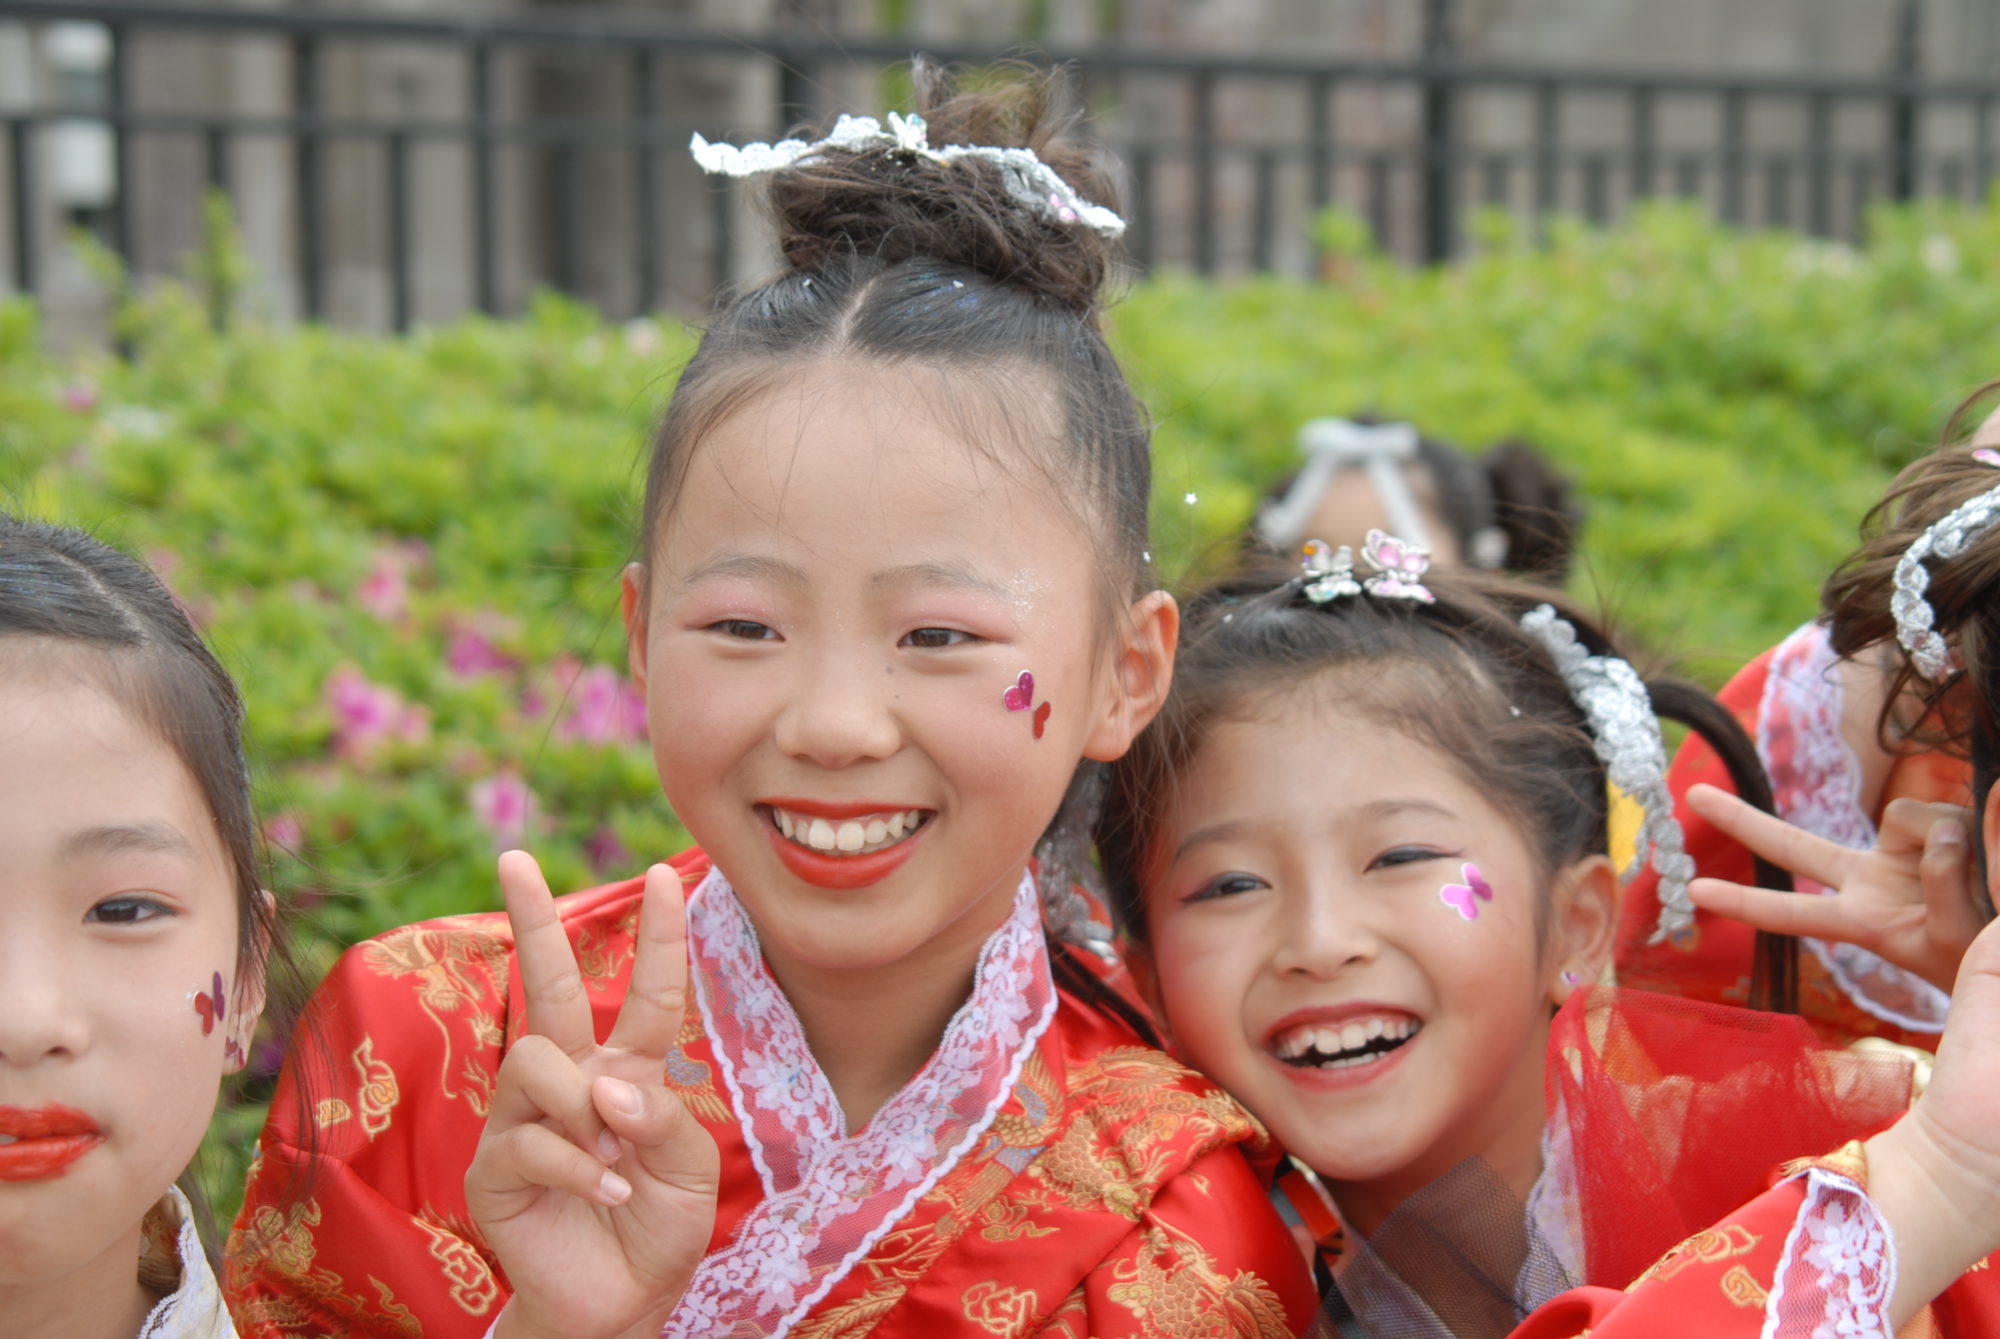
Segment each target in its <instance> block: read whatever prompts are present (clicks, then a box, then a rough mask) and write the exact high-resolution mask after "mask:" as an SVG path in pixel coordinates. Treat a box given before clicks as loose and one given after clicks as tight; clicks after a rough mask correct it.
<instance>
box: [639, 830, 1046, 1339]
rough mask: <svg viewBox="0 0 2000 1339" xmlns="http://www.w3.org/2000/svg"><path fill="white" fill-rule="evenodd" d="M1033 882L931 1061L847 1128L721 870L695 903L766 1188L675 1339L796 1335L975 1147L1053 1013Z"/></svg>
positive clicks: (712, 1006)
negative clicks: (863, 1122)
mask: <svg viewBox="0 0 2000 1339" xmlns="http://www.w3.org/2000/svg"><path fill="white" fill-rule="evenodd" d="M1040 907H1041V903H1040V899H1039V898H1038V897H1037V896H1036V892H1035V884H1034V880H1033V879H1032V877H1028V876H1024V877H1023V878H1022V880H1021V885H1020V887H1019V888H1018V889H1017V890H1016V892H1015V895H1014V909H1013V912H1012V914H1010V915H1009V916H1008V918H1007V920H1006V922H1005V923H1004V924H1002V925H1001V927H1000V928H999V929H998V930H996V931H995V932H994V933H993V936H992V937H991V938H990V939H988V940H987V941H986V946H985V948H984V949H983V950H981V953H980V957H979V964H978V967H977V969H976V970H975V972H974V975H973V983H972V993H971V994H970V995H969V996H968V997H967V999H966V1002H965V1003H964V1005H962V1006H961V1007H960V1008H959V1010H958V1012H957V1013H956V1014H955V1015H954V1016H953V1017H952V1020H951V1022H950V1024H949V1025H948V1026H947V1027H946V1028H945V1032H944V1037H943V1040H942V1041H941V1042H940V1043H939V1045H938V1049H937V1051H936V1053H935V1054H933V1055H932V1057H931V1059H930V1060H929V1061H928V1062H927V1063H926V1064H925V1065H924V1067H923V1069H921V1070H920V1071H918V1073H917V1075H916V1077H915V1078H913V1079H911V1080H910V1082H909V1083H908V1084H906V1085H905V1086H904V1087H903V1089H902V1090H901V1091H900V1092H898V1093H897V1094H896V1095H895V1096H894V1097H892V1098H890V1099H889V1101H888V1103H887V1104H886V1105H884V1106H883V1107H882V1109H881V1110H880V1111H878V1112H876V1113H875V1115H874V1116H873V1117H872V1118H871V1119H870V1120H869V1122H868V1125H867V1127H866V1128H865V1129H863V1130H862V1131H861V1132H860V1133H859V1134H856V1135H853V1136H852V1137H850V1136H849V1135H848V1133H847V1127H846V1119H845V1116H844V1115H843V1113H842V1111H841V1107H840V1103H839V1101H838V1100H837V1099H836V1098H835V1096H834V1093H833V1089H832V1087H831V1085H830V1084H828V1083H827V1081H826V1076H825V1074H824V1073H822V1072H821V1070H820V1068H819V1065H818V1064H817V1062H815V1061H814V1059H813V1056H812V1052H811V1050H810V1048H808V1047H807V1045H806V1039H805V1033H804V1030H803V1029H802V1028H801V1027H800V1025H799V1021H798V1015H797V1014H796V1013H794V1012H793V1011H792V1007H791V1004H790V1002H789V1001H787V1000H786V999H785V996H784V992H783V991H781V990H780V989H779V988H778V984H777V982H776V981H774V980H773V979H772V978H771V975H770V972H769V971H768V970H767V969H766V968H765V966H764V961H763V955H762V953H761V951H760V950H759V948H758V945H757V934H756V929H755V927H754V926H752V925H751V923H750V919H749V917H748V916H747V915H746V914H745V913H744V911H743V908H742V905H741V904H740V903H739V902H738V901H737V900H736V895H735V892H734V891H733V890H732V889H731V888H730V886H729V883H728V880H726V879H725V878H723V876H722V874H721V871H719V870H711V871H710V872H709V875H708V877H707V878H706V879H704V880H703V881H702V884H701V887H699V888H698V889H696V890H695V893H694V896H693V897H692V898H690V899H689V902H688V929H689V944H690V947H691V950H692V955H691V956H692V959H693V967H694V971H693V979H694V984H695V998H696V1001H697V1003H698V1005H699V1007H700V1009H701V1013H702V1021H703V1026H704V1027H705V1028H706V1030H707V1032H708V1035H709V1038H710V1041H711V1042H712V1044H713V1046H714V1051H715V1059H716V1065H717V1068H719V1069H720V1070H721V1072H722V1077H723V1081H724V1083H725V1085H726V1086H727V1087H728V1089H729V1095H730V1102H731V1105H732V1106H733V1107H734V1108H735V1111H736V1116H737V1121H738V1123H739V1124H740V1126H741V1127H742V1131H743V1137H744V1142H745V1143H746V1144H747V1145H748V1146H749V1149H750V1153H751V1157H752V1159H753V1160H754V1161H755V1162H756V1164H757V1169H758V1174H759V1176H760V1177H761V1178H762V1179H763V1183H764V1191H765V1193H764V1198H763V1199H762V1201H761V1202H759V1203H758V1205H757V1206H756V1207H755V1208H753V1209H752V1210H751V1211H750V1212H749V1213H748V1214H747V1215H745V1217H744V1220H743V1222H742V1223H741V1224H740V1225H739V1226H738V1228H737V1230H736V1234H735V1236H734V1238H733V1239H732V1240H731V1241H730V1243H729V1245H727V1246H725V1247H723V1248H722V1249H721V1250H719V1251H716V1252H714V1253H713V1254H711V1255H709V1256H708V1257H707V1258H706V1259H704V1260H703V1261H702V1262H701V1265H700V1266H699V1267H698V1268H697V1269H696V1271H695V1275H694V1278H693V1279H692V1280H691V1281H690V1283H689V1284H688V1289H687V1292H686V1293H685V1294H684V1295H683V1296H682V1298H681V1301H680V1304H679V1306H678V1307H676V1308H675V1310H674V1314H673V1317H672V1318H671V1319H670V1320H669V1321H668V1323H667V1325H666V1328H665V1329H664V1330H663V1331H662V1334H663V1336H676V1337H678V1336H689V1337H690V1339H692V1336H697V1335H722V1334H727V1335H729V1336H731V1339H742V1337H744V1336H751V1335H760V1336H780V1335H783V1334H785V1333H786V1332H788V1331H789V1330H790V1329H791V1328H792V1326H794V1325H795V1324H797V1323H798V1322H799V1321H800V1320H801V1319H803V1318H804V1317H805V1315H806V1314H807V1313H808V1312H809V1311H810V1310H811V1309H812V1307H813V1306H814V1305H816V1304H817V1303H818V1302H819V1300H820V1299H821V1298H822V1297H824V1296H825V1295H826V1294H827V1292H828V1291H829V1290H830V1289H831V1288H833V1287H834V1285H835V1284H837V1283H838V1282H839V1281H840V1280H841V1279H842V1278H843V1277H845V1275H846V1274H847V1272H848V1271H849V1270H851V1269H852V1268H853V1267H854V1265H855V1264H856V1263H858V1262H859V1261H860V1260H862V1259H863V1258H864V1257H866V1255H867V1254H868V1252H869V1251H870V1250H872V1249H874V1246H875V1244H876V1242H878V1241H879V1240H881V1238H882V1236H883V1234H885V1233H887V1232H888V1231H889V1230H890V1229H891V1228H893V1227H894V1226H895V1224H896V1223H897V1222H899V1221H901V1220H902V1219H903V1218H904V1217H905V1216H907V1215H908V1213H909V1212H910V1210H911V1209H912V1208H914V1207H915V1205H916V1204H917V1202H918V1201H919V1200H920V1199H922V1198H923V1196H924V1195H926V1194H928V1193H929V1192H930V1190H931V1188H932V1187H933V1186H935V1185H936V1184H937V1182H938V1180H939V1179H940V1178H941V1177H943V1176H944V1175H945V1173H947V1172H949V1171H950V1170H951V1169H952V1168H953V1167H954V1166H956V1165H957V1164H958V1162H959V1160H960V1159H961V1158H963V1157H964V1156H965V1154H966V1153H967V1152H968V1151H970V1150H971V1148H972V1147H973V1145H974V1144H975V1143H977V1142H978V1140H979V1139H980V1137H981V1136H983V1135H984V1134H985V1132H986V1130H987V1129H988V1127H989V1126H991V1125H992V1123H993V1120H994V1118H995V1117H996V1116H997V1115H999V1112H1000V1108H1001V1107H1002V1106H1004V1105H1005V1104H1006V1102H1007V1099H1008V1098H1009V1096H1011V1094H1012V1093H1013V1090H1014V1085H1015V1084H1016V1083H1017V1082H1018V1081H1019V1079H1020V1075H1021V1068H1022V1066H1023V1065H1025V1064H1026V1063H1027V1060H1028V1057H1029V1056H1030V1055H1031V1054H1032V1053H1033V1051H1034V1048H1035V1044H1036V1042H1037V1041H1039V1040H1040V1038H1041V1036H1042V1034H1043V1033H1044V1032H1046V1031H1047V1030H1048V1027H1049V1025H1050V1023H1051V1022H1052V1021H1053V1020H1054V1018H1055V1011H1056V993H1055V987H1054V984H1053V982H1052V981H1051V978H1050V975H1049V959H1048V944H1047V940H1046V939H1045V938H1044V936H1043V933H1042V924H1041V914H1040Z"/></svg>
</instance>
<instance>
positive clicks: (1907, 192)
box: [1889, 0, 1923, 200]
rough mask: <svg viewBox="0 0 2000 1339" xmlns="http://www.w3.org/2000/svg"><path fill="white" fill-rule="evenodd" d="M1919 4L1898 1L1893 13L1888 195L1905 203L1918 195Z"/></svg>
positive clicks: (1918, 1)
mask: <svg viewBox="0 0 2000 1339" xmlns="http://www.w3.org/2000/svg"><path fill="white" fill-rule="evenodd" d="M1922 25H1923V10H1922V4H1921V0H1901V3H1900V4H1899V5H1898V6H1897V9H1896V34H1895V46H1894V50H1895V58H1894V59H1895V64H1894V66H1893V73H1894V75H1895V77H1896V80H1897V83H1898V85H1899V87H1898V88H1897V90H1896V91H1895V92H1894V93H1892V94H1890V95H1889V194H1890V195H1892V196H1894V197H1895V198H1896V199H1898V200H1907V199H1909V198H1910V197H1911V196H1913V195H1915V194H1916V193H1917V175H1918V174H1917V150H1918V143H1917V99H1916V97H1915V95H1914V94H1913V92H1912V88H1911V86H1912V85H1913V84H1914V83H1915V81H1916V78H1917V69H1918V64H1919V60H1920V51H1921V47H1920V37H1921V34H1922V31H1923V28H1922Z"/></svg>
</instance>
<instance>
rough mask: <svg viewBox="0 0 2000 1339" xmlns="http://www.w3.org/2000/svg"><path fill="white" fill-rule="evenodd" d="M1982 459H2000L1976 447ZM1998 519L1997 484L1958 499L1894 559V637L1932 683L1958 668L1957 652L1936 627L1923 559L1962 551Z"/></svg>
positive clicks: (1943, 558)
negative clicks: (1971, 496) (1967, 499)
mask: <svg viewBox="0 0 2000 1339" xmlns="http://www.w3.org/2000/svg"><path fill="white" fill-rule="evenodd" d="M1973 455H1974V457H1975V458H1976V459H1978V460H1979V461H1980V463H1981V464H1986V465H1993V464H2000V459H1994V458H1991V457H1992V453H1991V452H1974V453H1973ZM1996 519H2000V488H1991V489H1988V490H1987V491H1986V492H1984V493H1981V494H1980V495H1979V496H1978V497H1976V498H1973V499H1971V500H1970V501H1967V502H1962V503H1960V504H1959V505H1958V507H1957V508H1956V509H1955V510H1953V511H1952V513H1951V514H1950V515H1949V516H1946V517H1945V518H1944V519H1943V520H1941V521H1939V522H1937V523H1936V524H1934V525H1932V526H1931V528H1930V529H1928V530H1926V531H1924V532H1923V533H1922V534H1921V535H1918V536H1917V537H1916V539H1915V541H1914V542H1912V543H1911V545H1910V547H1909V548H1907V549H1904V550H1903V556H1902V557H1900V558H1898V559H1897V560H1896V575H1895V587H1896V588H1895V590H1894V592H1893V593H1891V594H1890V596H1889V609H1890V612H1892V613H1893V614H1895V616H1896V640H1897V641H1898V642H1899V643H1901V645H1902V647H1903V650H1905V651H1907V652H1908V653H1909V656H1910V663H1911V664H1913V665H1915V666H1916V668H1917V673H1919V674H1921V675H1923V676H1924V677H1925V678H1926V679H1929V680H1930V681H1931V682H1933V683H1942V682H1943V681H1944V680H1946V679H1948V678H1950V677H1951V674H1952V672H1953V671H1954V670H1956V669H1957V668H1958V656H1957V655H1956V654H1955V653H1954V652H1953V651H1952V649H1951V645H1950V643H1948V642H1946V641H1945V639H1944V634H1942V633H1940V632H1939V631H1938V630H1937V627H1936V624H1937V614H1936V611H1934V610H1933V609H1932V608H1931V602H1930V601H1929V600H1928V599H1926V598H1925V596H1926V593H1927V592H1928V591H1929V590H1930V585H1931V574H1930V570H1929V569H1928V568H1926V567H1925V566H1924V560H1925V559H1931V558H1934V559H1937V560H1938V561H1941V562H1942V561H1948V560H1950V559H1952V558H1956V557H1957V556H1958V555H1959V554H1961V553H1963V552H1965V546H1966V545H1967V544H1970V543H1971V542H1972V541H1973V540H1974V539H1976V538H1978V537H1979V536H1980V535H1981V534H1982V533H1984V532H1985V531H1986V530H1987V529H1988V528H1989V527H1990V526H1992V524H1993V523H1994V521H1995V520H1996Z"/></svg>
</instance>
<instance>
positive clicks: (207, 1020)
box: [194, 972, 222, 1037]
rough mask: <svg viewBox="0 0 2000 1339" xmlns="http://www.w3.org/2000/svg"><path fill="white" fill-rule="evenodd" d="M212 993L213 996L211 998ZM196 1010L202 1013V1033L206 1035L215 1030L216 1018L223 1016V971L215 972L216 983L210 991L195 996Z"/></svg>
mask: <svg viewBox="0 0 2000 1339" xmlns="http://www.w3.org/2000/svg"><path fill="white" fill-rule="evenodd" d="M210 994H212V995H213V998H210ZM194 1011H195V1012H196V1013H198V1014H200V1015H201V1035H202V1036H204V1037H206V1036H207V1035H208V1034H209V1033H211V1032H213V1031H215V1020H216V1019H218V1018H220V1017H221V1016H222V973H221V972H217V973H216V974H215V984H214V985H213V986H212V987H211V989H210V993H205V994H200V995H196V996H195V997H194Z"/></svg>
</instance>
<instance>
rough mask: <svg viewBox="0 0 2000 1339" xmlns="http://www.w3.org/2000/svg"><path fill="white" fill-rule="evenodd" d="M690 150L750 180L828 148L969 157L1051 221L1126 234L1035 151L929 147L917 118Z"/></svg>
mask: <svg viewBox="0 0 2000 1339" xmlns="http://www.w3.org/2000/svg"><path fill="white" fill-rule="evenodd" d="M688 148H689V149H690V150H691V151H692V152H693V154H694V160H695V162H697V163H699V164H700V165H701V168H702V170H703V171H704V172H716V173H720V174H721V175H723V176H726V177H753V176H756V175H757V174H759V173H762V172H776V171H779V170H780V169H783V168H787V167H790V166H792V164H794V163H796V162H799V161H800V160H801V159H805V158H811V157H814V156H816V155H818V154H821V153H824V152H825V151H826V150H828V149H845V150H847V151H849V152H851V153H866V152H868V151H870V150H875V149H881V150H886V151H888V152H891V153H908V154H914V155H916V156H917V157H919V158H928V159H930V160H931V161H932V162H934V163H954V162H957V161H959V160H960V159H964V158H972V159H977V160H979V161H981V162H987V163H991V164H993V165H994V166H995V167H997V168H999V169H1000V180H1001V181H1002V182H1003V183H1005V185H1006V187H1007V194H1009V195H1011V196H1013V197H1014V198H1015V199H1016V200H1018V201H1020V202H1021V203H1022V204H1024V205H1026V206H1027V207H1028V208H1029V209H1030V210H1033V211H1034V212H1035V213H1036V214H1038V215H1040V216H1041V217H1043V218H1045V219H1048V220H1050V221H1051V222H1054V223H1080V224H1082V225H1083V226H1084V227H1086V228H1088V229H1090V230H1091V231H1092V232H1095V233H1099V234H1101V235H1103V236H1105V237H1117V236H1120V235H1121V234H1123V233H1124V231H1125V220H1124V219H1122V218H1119V217H1118V215H1116V214H1114V213H1112V212H1111V211H1110V210H1109V209H1106V208H1105V207H1104V206H1103V205H1094V204H1092V203H1090V201H1088V200H1086V199H1084V198H1083V197H1082V196H1080V195H1078V194H1077V193H1076V189H1075V188H1074V187H1072V186H1071V185H1070V184H1069V183H1068V182H1066V181H1064V180H1063V179H1062V177H1061V176H1060V175H1059V174H1058V173H1057V172H1056V170H1055V169H1054V168H1052V167H1050V166H1049V165H1048V164H1047V163H1044V162H1043V161H1042V160H1041V159H1040V158H1037V157H1036V156H1035V151H1034V150H1033V149H1022V148H1010V149H1000V148H994V147H991V146H989V145H984V144H953V145H948V146H947V147H945V148H942V149H933V148H932V147H931V146H930V139H929V135H928V132H927V131H926V129H925V127H924V118H923V117H921V116H899V115H897V114H896V113H895V112H890V113H889V124H888V125H887V126H886V127H884V126H883V125H882V123H881V122H879V121H877V120H876V119H875V118H874V117H872V116H843V117H841V118H840V119H839V120H838V121H836V122H834V123H833V133H832V134H831V135H828V136H827V137H826V138H825V139H821V140H814V141H812V142H811V143H810V144H808V143H807V142H806V141H804V140H801V139H787V140H779V141H778V142H777V143H776V144H762V143H759V144H746V145H744V146H743V147H742V148H737V147H736V146H735V145H733V144H711V143H709V141H707V140H706V139H703V138H702V137H701V136H700V135H696V136H695V137H694V138H693V139H692V140H690V141H689V142H688Z"/></svg>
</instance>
